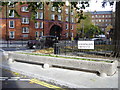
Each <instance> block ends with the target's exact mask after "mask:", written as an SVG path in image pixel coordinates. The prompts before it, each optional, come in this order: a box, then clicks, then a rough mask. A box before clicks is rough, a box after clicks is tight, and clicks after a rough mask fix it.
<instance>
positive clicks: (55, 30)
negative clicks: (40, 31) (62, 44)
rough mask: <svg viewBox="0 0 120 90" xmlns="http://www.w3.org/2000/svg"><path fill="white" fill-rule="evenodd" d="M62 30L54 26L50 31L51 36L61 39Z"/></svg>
mask: <svg viewBox="0 0 120 90" xmlns="http://www.w3.org/2000/svg"><path fill="white" fill-rule="evenodd" d="M61 32H62V28H61V27H60V26H58V25H53V26H52V27H51V29H50V35H52V36H57V37H58V39H60V37H61Z"/></svg>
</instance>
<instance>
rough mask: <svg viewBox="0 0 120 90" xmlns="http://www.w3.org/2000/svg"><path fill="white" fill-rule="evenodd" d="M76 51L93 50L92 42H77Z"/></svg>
mask: <svg viewBox="0 0 120 90" xmlns="http://www.w3.org/2000/svg"><path fill="white" fill-rule="evenodd" d="M78 49H94V41H78Z"/></svg>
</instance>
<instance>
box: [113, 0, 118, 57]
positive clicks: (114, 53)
mask: <svg viewBox="0 0 120 90" xmlns="http://www.w3.org/2000/svg"><path fill="white" fill-rule="evenodd" d="M115 14H116V17H115V29H114V30H113V45H114V52H113V53H112V55H113V56H114V57H120V1H119V2H116V13H115Z"/></svg>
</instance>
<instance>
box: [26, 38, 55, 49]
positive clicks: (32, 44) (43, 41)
mask: <svg viewBox="0 0 120 90" xmlns="http://www.w3.org/2000/svg"><path fill="white" fill-rule="evenodd" d="M55 42H57V37H56V36H41V37H39V39H38V40H29V41H28V43H27V47H28V48H40V49H42V48H45V47H47V48H48V47H53V44H54V43H55Z"/></svg>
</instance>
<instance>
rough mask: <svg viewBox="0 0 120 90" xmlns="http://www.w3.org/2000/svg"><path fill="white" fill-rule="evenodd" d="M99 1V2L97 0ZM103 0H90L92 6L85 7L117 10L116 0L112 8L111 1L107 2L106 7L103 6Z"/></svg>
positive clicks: (89, 9) (93, 9)
mask: <svg viewBox="0 0 120 90" xmlns="http://www.w3.org/2000/svg"><path fill="white" fill-rule="evenodd" d="M96 1H97V2H96ZM102 1H103V0H91V1H90V7H87V8H86V9H85V11H95V10H96V11H111V10H113V11H115V2H114V5H113V8H111V6H110V5H109V3H107V5H106V7H105V8H102V3H101V2H102Z"/></svg>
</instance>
